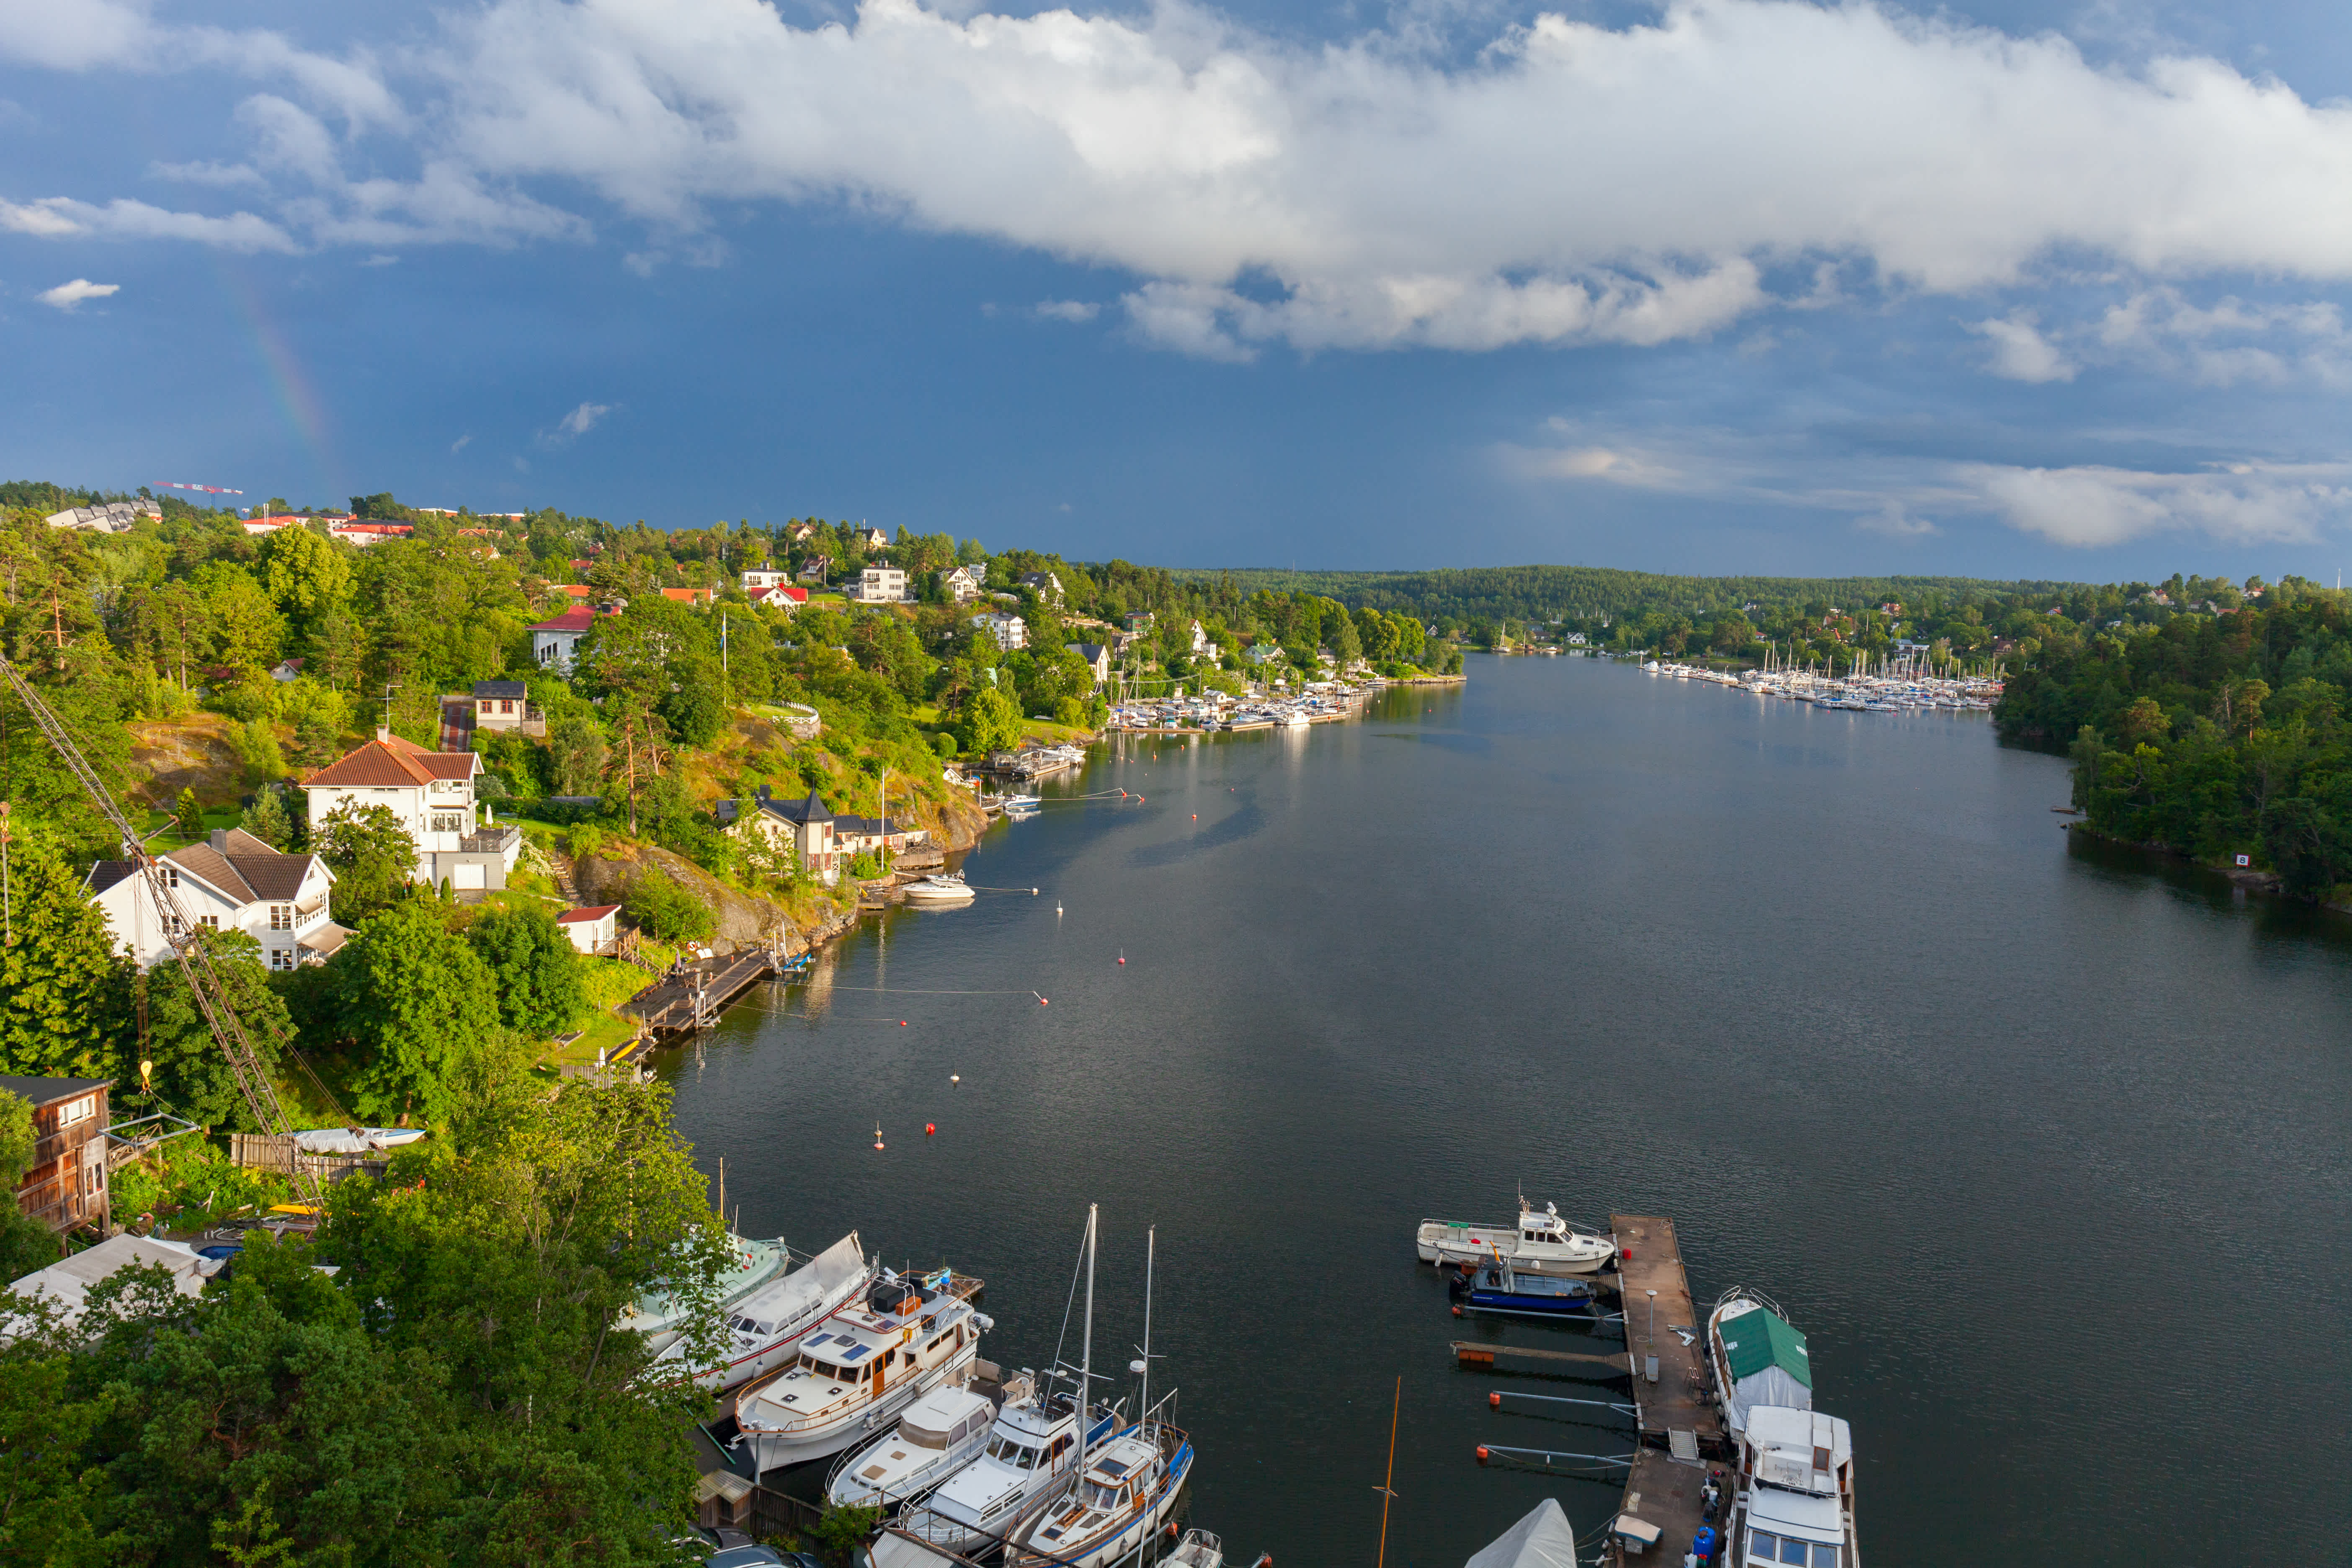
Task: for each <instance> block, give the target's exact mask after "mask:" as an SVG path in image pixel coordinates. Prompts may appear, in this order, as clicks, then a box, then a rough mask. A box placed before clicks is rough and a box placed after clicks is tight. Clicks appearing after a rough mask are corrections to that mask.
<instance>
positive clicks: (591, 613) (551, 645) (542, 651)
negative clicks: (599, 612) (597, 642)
mask: <svg viewBox="0 0 2352 1568" xmlns="http://www.w3.org/2000/svg"><path fill="white" fill-rule="evenodd" d="M595 624H596V611H595V610H594V609H593V607H592V606H590V605H573V606H572V608H571V609H568V610H566V611H564V612H563V613H562V615H560V616H549V617H548V618H547V619H546V620H543V621H541V622H540V623H538V624H537V625H536V626H532V627H531V628H530V657H531V658H532V659H533V660H535V661H536V662H537V663H538V664H539V666H540V668H542V669H554V670H560V671H562V673H564V674H566V675H569V674H570V673H571V672H572V650H573V649H574V648H577V647H579V646H580V639H581V638H582V637H586V636H587V635H588V629H589V628H590V627H591V626H594V625H595Z"/></svg>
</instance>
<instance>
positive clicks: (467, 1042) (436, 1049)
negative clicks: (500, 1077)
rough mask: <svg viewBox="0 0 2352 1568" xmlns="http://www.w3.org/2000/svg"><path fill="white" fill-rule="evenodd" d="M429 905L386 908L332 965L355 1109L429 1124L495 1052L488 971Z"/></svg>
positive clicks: (496, 1019)
mask: <svg viewBox="0 0 2352 1568" xmlns="http://www.w3.org/2000/svg"><path fill="white" fill-rule="evenodd" d="M442 917H443V911H442V908H441V906H440V905H438V904H436V903H432V902H427V901H422V900H416V901H410V902H405V903H398V904H394V905H392V906H391V907H390V908H388V909H385V910H381V911H379V912H378V913H375V914H373V915H370V916H369V917H368V918H367V919H365V920H363V921H361V922H360V926H359V930H358V931H356V932H354V933H353V935H352V940H351V941H350V942H346V943H345V944H344V950H343V951H342V952H338V953H337V954H336V955H335V958H334V967H335V968H336V969H337V970H338V971H339V973H338V975H337V984H336V988H335V989H336V1007H337V1012H338V1015H339V1016H340V1017H341V1022H342V1028H343V1032H344V1033H345V1034H346V1035H347V1036H349V1037H351V1038H352V1040H354V1041H356V1042H357V1043H358V1046H359V1054H360V1057H361V1062H362V1065H361V1068H360V1070H359V1073H358V1075H357V1076H356V1077H355V1078H354V1079H352V1089H353V1090H354V1091H355V1095H356V1098H357V1100H358V1109H359V1110H360V1111H361V1112H362V1114H364V1115H367V1116H371V1117H378V1118H389V1117H394V1116H406V1115H408V1114H410V1113H412V1112H413V1113H415V1114H418V1115H420V1116H422V1118H423V1119H424V1120H425V1121H428V1122H434V1123H437V1122H439V1121H441V1120H442V1119H443V1118H445V1117H446V1116H447V1115H448V1114H449V1113H450V1111H451V1110H453V1109H454V1108H455V1107H456V1106H457V1103H458V1100H459V1097H460V1095H461V1093H462V1092H463V1086H464V1084H465V1082H466V1080H467V1078H468V1077H469V1076H471V1075H473V1074H476V1073H478V1072H479V1071H480V1070H481V1066H482V1063H483V1062H484V1061H485V1060H487V1059H488V1058H490V1057H491V1055H492V1053H493V1051H494V1050H495V1049H496V1048H497V1047H499V1045H500V1044H501V1042H499V1041H498V1040H497V1039H495V1038H494V1034H495V1032H496V1031H497V1030H498V1028H499V1015H498V1004H497V1001H496V996H497V992H496V990H495V988H494V986H493V984H492V981H491V978H490V971H489V967H488V965H487V964H485V963H483V962H482V960H481V958H480V956H479V955H478V954H477V953H476V952H474V950H473V949H472V948H471V947H469V946H468V945H467V942H466V939H465V938H463V937H461V936H459V935H457V933H456V932H454V931H450V930H449V929H448V927H447V926H446V924H444V923H443V918H442Z"/></svg>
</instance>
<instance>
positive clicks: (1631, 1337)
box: [1609, 1214, 1724, 1564]
mask: <svg viewBox="0 0 2352 1568" xmlns="http://www.w3.org/2000/svg"><path fill="white" fill-rule="evenodd" d="M1609 1228H1610V1229H1611V1231H1612V1232H1613V1233H1614V1234H1615V1237H1616V1240H1617V1246H1618V1248H1619V1252H1618V1264H1617V1267H1618V1278H1619V1280H1620V1283H1621V1291H1622V1293H1621V1295H1620V1303H1621V1305H1622V1307H1623V1308H1624V1311H1625V1349H1626V1353H1627V1355H1628V1357H1629V1358H1630V1360H1631V1362H1632V1363H1633V1371H1634V1376H1633V1403H1634V1405H1635V1407H1636V1409H1637V1410H1638V1411H1639V1412H1640V1414H1639V1415H1636V1416H1635V1417H1634V1419H1635V1421H1636V1423H1637V1424H1638V1425H1639V1426H1640V1427H1641V1429H1642V1440H1641V1442H1640V1444H1639V1445H1638V1446H1637V1447H1636V1448H1635V1449H1634V1453H1633V1467H1632V1468H1630V1469H1629V1470H1628V1471H1627V1472H1626V1476H1625V1500H1624V1501H1623V1503H1622V1505H1621V1506H1620V1507H1619V1509H1618V1514H1617V1519H1616V1521H1615V1524H1614V1526H1613V1527H1612V1531H1611V1535H1610V1540H1611V1543H1612V1559H1613V1561H1615V1562H1616V1563H1620V1564H1622V1563H1623V1562H1624V1560H1625V1557H1626V1554H1627V1546H1628V1543H1629V1538H1633V1537H1638V1536H1640V1535H1642V1534H1643V1533H1646V1532H1644V1531H1639V1530H1633V1531H1629V1530H1628V1529H1627V1526H1628V1525H1629V1524H1631V1523H1634V1522H1635V1521H1638V1522H1639V1523H1640V1524H1643V1525H1649V1526H1654V1527H1655V1529H1656V1531H1657V1534H1656V1535H1655V1536H1654V1537H1651V1540H1652V1542H1654V1544H1651V1545H1649V1546H1648V1547H1647V1548H1646V1549H1645V1550H1644V1552H1643V1556H1644V1557H1647V1558H1650V1559H1651V1560H1652V1561H1657V1560H1661V1559H1663V1560H1664V1561H1665V1562H1668V1563H1672V1562H1677V1561H1679V1560H1680V1559H1681V1558H1682V1557H1683V1555H1684V1554H1685V1553H1686V1552H1689V1551H1690V1545H1691V1541H1692V1538H1693V1537H1695V1536H1696V1535H1697V1534H1698V1532H1699V1530H1700V1528H1701V1527H1702V1526H1703V1525H1705V1524H1706V1522H1707V1521H1706V1497H1705V1495H1704V1491H1703V1489H1704V1488H1705V1487H1706V1477H1707V1466H1706V1461H1705V1459H1703V1458H1701V1456H1702V1455H1703V1454H1705V1453H1708V1452H1714V1453H1720V1452H1721V1451H1722V1444H1723V1439H1724V1427H1723V1414H1722V1412H1721V1410H1719V1409H1718V1408H1717V1406H1716V1405H1715V1403H1714V1401H1713V1400H1712V1399H1710V1398H1709V1397H1708V1394H1707V1386H1706V1322H1705V1321H1704V1320H1703V1319H1702V1318H1701V1317H1700V1316H1699V1315H1698V1314H1697V1312H1696V1309H1695V1308H1694V1307H1693V1306H1692V1304H1691V1294H1690V1281H1689V1279H1687V1278H1686V1277H1685V1274H1684V1272H1683V1248H1682V1240H1681V1238H1680V1237H1677V1236H1676V1235H1675V1222H1674V1221H1673V1220H1671V1219H1668V1218H1665V1217H1664V1215H1628V1214H1612V1215H1610V1216H1609ZM1629 1251H1630V1252H1631V1254H1632V1256H1631V1257H1627V1256H1626V1253H1627V1252H1629ZM1653 1292H1654V1294H1653ZM1677 1330H1680V1331H1681V1332H1676V1331H1677ZM1661 1439H1662V1440H1663V1441H1664V1445H1665V1446H1664V1447H1663V1448H1661V1447H1655V1446H1654V1444H1655V1442H1657V1441H1658V1440H1661ZM1720 1517H1721V1516H1720V1515H1718V1518H1720ZM1718 1528H1720V1527H1719V1526H1718Z"/></svg>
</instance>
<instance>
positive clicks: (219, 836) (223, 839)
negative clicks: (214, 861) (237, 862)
mask: <svg viewBox="0 0 2352 1568" xmlns="http://www.w3.org/2000/svg"><path fill="white" fill-rule="evenodd" d="M206 837H208V838H209V839H210V840H211V842H212V847H214V848H215V849H216V850H218V851H219V852H220V853H221V854H223V855H226V854H227V853H228V829H227V828H226V827H215V828H214V829H213V830H212V832H211V833H210V834H208V835H206Z"/></svg>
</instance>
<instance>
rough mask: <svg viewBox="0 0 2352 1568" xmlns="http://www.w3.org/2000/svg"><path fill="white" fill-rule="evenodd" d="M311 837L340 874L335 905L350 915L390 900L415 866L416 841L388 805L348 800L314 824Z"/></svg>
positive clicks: (349, 917) (351, 917)
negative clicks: (362, 803)
mask: <svg viewBox="0 0 2352 1568" xmlns="http://www.w3.org/2000/svg"><path fill="white" fill-rule="evenodd" d="M310 838H311V846H312V848H313V849H314V850H315V851H316V852H317V854H318V856H319V858H320V859H323V860H324V861H326V863H327V866H328V868H329V869H330V870H331V871H333V872H334V873H335V908H336V911H337V912H338V913H340V914H341V915H342V917H343V918H344V919H345V920H357V919H359V918H361V917H362V916H364V915H368V914H372V913H373V912H374V911H376V910H381V909H383V908H384V907H385V906H386V905H388V904H390V903H391V902H392V901H393V900H394V899H395V898H397V897H398V896H399V893H400V889H401V888H402V886H403V885H404V884H405V883H406V882H407V881H408V879H409V878H410V876H411V875H412V874H413V873H414V872H415V868H416V840H415V838H413V837H409V833H408V829H406V828H405V827H403V826H401V825H400V818H399V817H397V816H394V815H393V812H392V808H391V807H389V806H383V805H352V803H351V802H350V801H345V802H344V803H343V804H342V805H339V806H337V807H335V809H334V810H332V811H331V812H329V813H328V814H327V816H326V820H324V821H323V822H320V823H319V824H317V825H316V826H314V827H313V828H312V829H311V835H310Z"/></svg>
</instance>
